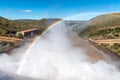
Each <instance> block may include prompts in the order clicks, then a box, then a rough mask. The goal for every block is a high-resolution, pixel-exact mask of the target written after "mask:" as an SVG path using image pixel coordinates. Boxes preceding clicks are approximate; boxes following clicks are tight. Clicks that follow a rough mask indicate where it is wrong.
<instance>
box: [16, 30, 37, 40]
mask: <svg viewBox="0 0 120 80" xmlns="http://www.w3.org/2000/svg"><path fill="white" fill-rule="evenodd" d="M38 33H39V30H38V29H37V28H36V29H29V30H23V31H18V32H17V33H16V35H17V36H18V35H19V34H22V35H23V37H24V38H29V37H34V36H36V35H37V34H38Z"/></svg>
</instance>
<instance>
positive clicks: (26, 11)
mask: <svg viewBox="0 0 120 80" xmlns="http://www.w3.org/2000/svg"><path fill="white" fill-rule="evenodd" d="M19 12H24V13H30V12H32V10H30V9H27V10H20V11H19Z"/></svg>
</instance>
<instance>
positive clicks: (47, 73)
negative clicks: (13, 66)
mask: <svg viewBox="0 0 120 80" xmlns="http://www.w3.org/2000/svg"><path fill="white" fill-rule="evenodd" d="M68 32H69V31H67V28H66V27H65V25H64V22H61V23H60V24H58V25H56V26H54V27H53V28H52V29H51V30H50V31H49V32H48V33H46V34H45V35H44V36H43V37H41V38H40V39H39V40H38V41H37V42H36V43H35V44H34V46H33V47H32V48H31V51H30V52H29V55H27V56H26V58H25V60H24V63H23V64H22V66H20V67H21V69H20V71H19V74H20V75H23V76H28V77H34V78H38V79H43V80H119V79H120V72H119V71H118V70H117V68H116V67H115V66H114V65H111V64H108V63H106V62H104V61H102V60H101V61H98V62H96V63H92V62H91V61H90V60H89V58H88V56H87V54H86V53H85V52H84V50H82V49H80V48H76V47H74V46H72V45H71V43H70V41H69V38H68V35H69V34H68Z"/></svg>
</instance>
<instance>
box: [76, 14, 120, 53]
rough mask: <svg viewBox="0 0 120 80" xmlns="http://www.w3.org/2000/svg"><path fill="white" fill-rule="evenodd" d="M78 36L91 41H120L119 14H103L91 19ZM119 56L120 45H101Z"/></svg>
mask: <svg viewBox="0 0 120 80" xmlns="http://www.w3.org/2000/svg"><path fill="white" fill-rule="evenodd" d="M78 34H79V36H83V37H87V38H91V39H92V40H108V39H120V13H111V14H104V15H100V16H97V17H94V18H92V19H91V20H89V21H88V22H87V24H86V28H84V30H82V31H79V32H78ZM101 45H102V46H103V47H105V48H108V49H110V50H112V51H113V52H115V53H117V54H119V55H120V44H119V43H114V44H113V45H110V44H106V43H104V44H101Z"/></svg>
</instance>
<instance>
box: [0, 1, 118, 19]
mask: <svg viewBox="0 0 120 80" xmlns="http://www.w3.org/2000/svg"><path fill="white" fill-rule="evenodd" d="M112 12H120V1H119V0H0V16H2V17H5V18H8V19H41V18H62V19H64V18H65V19H74V20H89V19H91V18H92V17H95V16H97V15H101V14H105V13H112Z"/></svg>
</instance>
